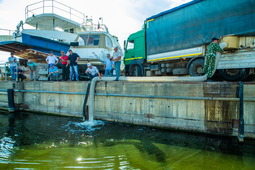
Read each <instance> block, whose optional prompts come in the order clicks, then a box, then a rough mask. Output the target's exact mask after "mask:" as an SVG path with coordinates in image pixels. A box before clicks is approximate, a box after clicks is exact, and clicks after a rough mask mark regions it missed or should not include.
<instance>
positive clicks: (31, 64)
mask: <svg viewBox="0 0 255 170" xmlns="http://www.w3.org/2000/svg"><path fill="white" fill-rule="evenodd" d="M27 66H28V68H29V71H30V74H29V77H30V81H32V80H37V72H36V67H37V64H36V63H35V62H33V61H32V60H28V61H27Z"/></svg>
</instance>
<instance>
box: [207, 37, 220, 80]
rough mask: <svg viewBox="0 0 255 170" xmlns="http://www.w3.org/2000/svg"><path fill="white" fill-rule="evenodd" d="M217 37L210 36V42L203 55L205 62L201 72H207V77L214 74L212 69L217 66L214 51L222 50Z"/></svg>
mask: <svg viewBox="0 0 255 170" xmlns="http://www.w3.org/2000/svg"><path fill="white" fill-rule="evenodd" d="M219 40H220V39H218V38H212V42H211V43H210V44H209V45H208V46H207V52H206V56H205V64H204V68H203V73H204V74H207V77H208V78H211V77H212V76H213V74H214V71H215V70H214V69H215V68H216V67H217V65H216V64H217V63H216V53H217V52H223V50H222V49H221V48H220V46H219V44H218V43H219Z"/></svg>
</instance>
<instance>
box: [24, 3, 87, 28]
mask: <svg viewBox="0 0 255 170" xmlns="http://www.w3.org/2000/svg"><path fill="white" fill-rule="evenodd" d="M46 13H47V14H48V13H52V14H57V15H60V16H63V17H65V18H67V19H70V20H73V21H75V22H78V23H83V22H84V21H85V14H83V13H82V12H80V11H78V10H76V9H74V8H71V7H69V6H67V5H65V4H62V3H60V2H58V1H55V0H43V1H40V2H36V3H33V4H30V5H28V6H27V7H26V9H25V17H26V18H25V19H27V18H30V17H33V16H36V15H40V14H46Z"/></svg>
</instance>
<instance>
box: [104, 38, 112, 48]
mask: <svg viewBox="0 0 255 170" xmlns="http://www.w3.org/2000/svg"><path fill="white" fill-rule="evenodd" d="M105 45H106V47H108V48H112V47H113V44H112V40H111V39H110V38H109V37H107V36H105Z"/></svg>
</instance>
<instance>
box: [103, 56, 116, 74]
mask: <svg viewBox="0 0 255 170" xmlns="http://www.w3.org/2000/svg"><path fill="white" fill-rule="evenodd" d="M113 64H114V62H113V61H111V56H110V54H107V58H106V59H105V62H104V67H105V73H104V76H109V75H110V76H112V65H113Z"/></svg>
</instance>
